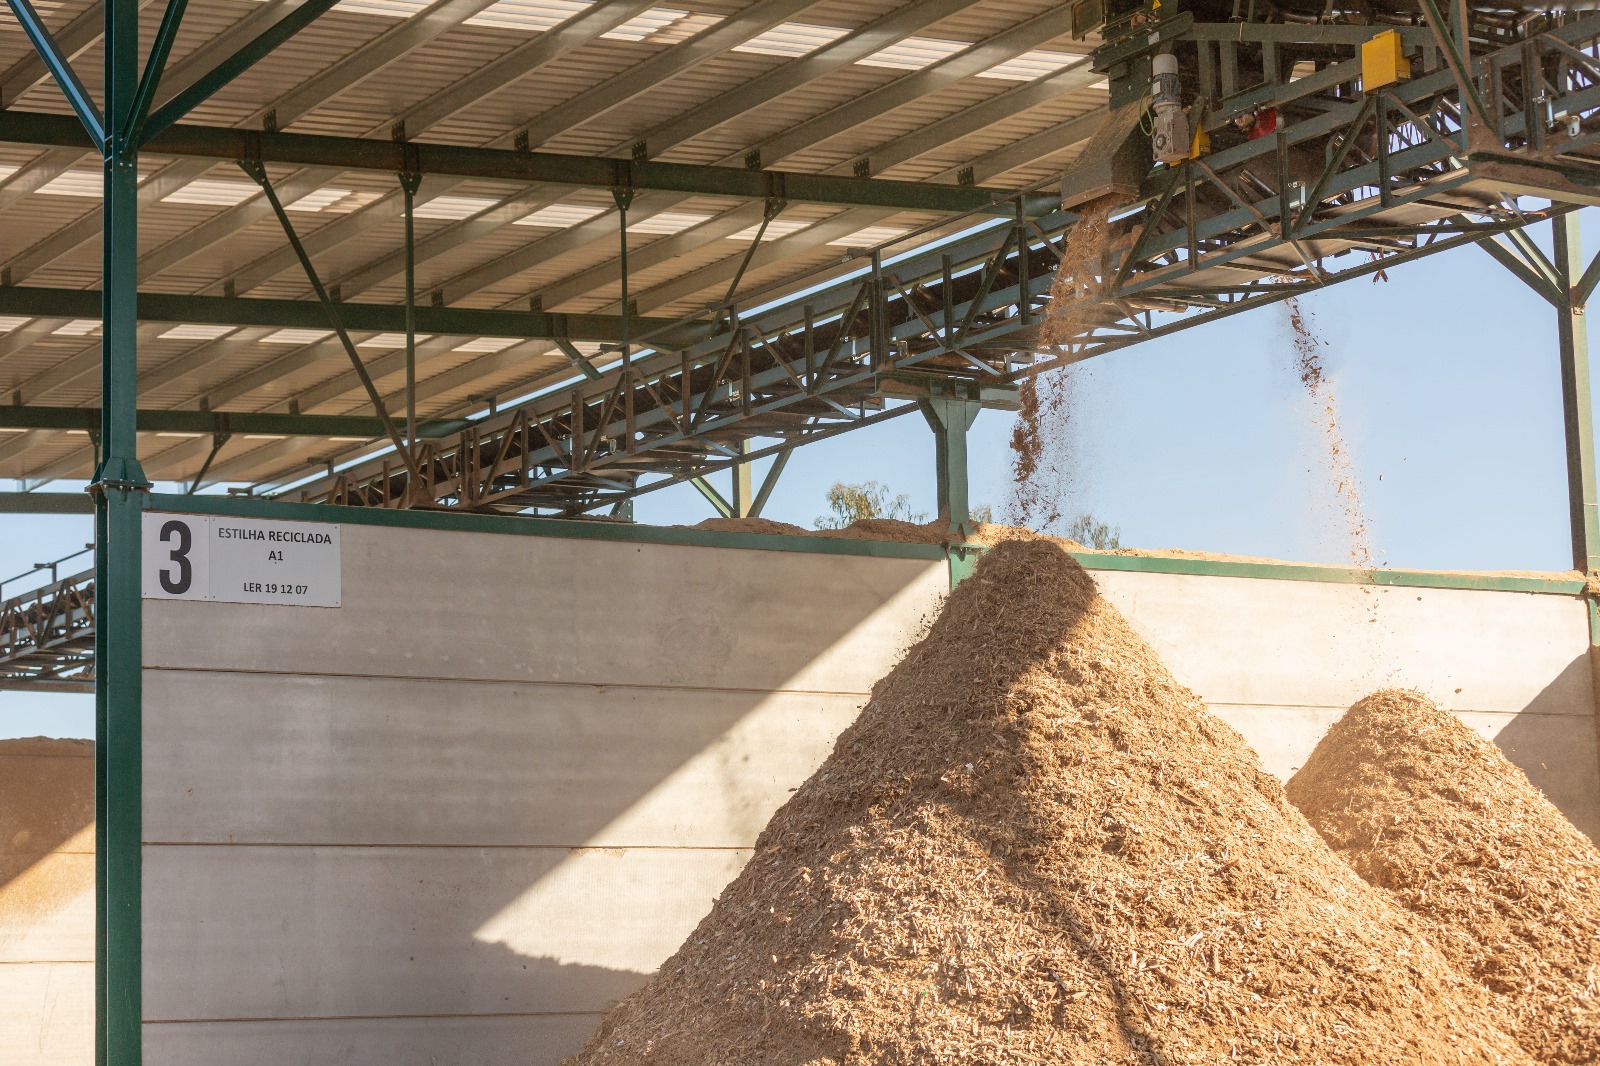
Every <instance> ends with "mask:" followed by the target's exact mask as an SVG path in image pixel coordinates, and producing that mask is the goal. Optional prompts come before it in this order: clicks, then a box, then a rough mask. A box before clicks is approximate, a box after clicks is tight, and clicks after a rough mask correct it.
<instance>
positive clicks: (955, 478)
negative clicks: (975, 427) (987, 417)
mask: <svg viewBox="0 0 1600 1066" xmlns="http://www.w3.org/2000/svg"><path fill="white" fill-rule="evenodd" d="M918 405H919V406H920V407H921V409H922V417H924V418H926V419H927V420H928V426H929V427H930V428H931V429H932V430H933V441H934V449H935V457H936V460H937V462H936V474H935V476H936V477H937V478H938V482H939V514H940V515H943V516H947V521H948V522H949V523H950V532H951V533H953V534H957V535H959V536H962V537H966V536H969V535H970V534H971V533H972V517H971V513H970V508H969V506H968V500H967V430H968V429H970V428H972V422H973V419H975V418H977V417H978V412H979V411H980V410H982V405H981V404H979V403H978V401H976V400H966V399H961V398H959V397H955V396H931V397H929V398H927V399H925V400H920V401H918Z"/></svg>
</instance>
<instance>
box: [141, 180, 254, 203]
mask: <svg viewBox="0 0 1600 1066" xmlns="http://www.w3.org/2000/svg"><path fill="white" fill-rule="evenodd" d="M260 194H261V187H260V186H258V185H256V184H255V183H253V182H248V181H218V180H216V179H213V178H197V179H195V180H194V181H191V182H190V183H189V184H187V185H185V186H184V187H183V188H181V189H179V190H177V191H176V192H172V193H168V194H167V195H166V196H163V197H162V198H161V202H162V203H164V204H199V205H201V206H203V207H234V206H236V205H238V204H242V203H244V202H245V201H246V200H248V199H250V198H251V197H252V196H259V195H260Z"/></svg>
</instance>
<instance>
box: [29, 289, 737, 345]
mask: <svg viewBox="0 0 1600 1066" xmlns="http://www.w3.org/2000/svg"><path fill="white" fill-rule="evenodd" d="M100 301H101V296H100V293H99V292H96V291H95V290H93V289H52V288H42V287H37V286H32V285H12V286H0V314H3V315H22V316H27V317H33V318H37V317H42V318H99V317H100ZM338 307H339V316H340V320H341V321H342V322H343V323H344V325H345V328H346V329H350V330H355V331H358V332H374V333H402V332H404V331H405V328H406V309H405V308H404V307H402V306H399V305H393V304H369V303H341V304H339V305H338ZM138 315H139V319H140V320H141V321H145V322H187V323H192V324H197V325H215V326H259V327H264V328H272V329H319V330H326V329H328V328H329V326H328V316H327V313H326V312H325V311H324V310H323V309H322V305H321V304H319V303H317V302H315V301H311V300H265V299H253V298H251V297H243V296H190V295H174V294H170V293H155V292H142V293H140V294H139V300H138ZM415 315H416V329H417V330H418V331H419V332H422V333H432V334H435V335H439V334H445V335H449V336H462V337H478V336H489V337H520V338H524V339H528V340H555V339H557V338H561V337H565V338H568V339H571V340H579V341H615V340H616V339H617V338H619V337H620V336H621V335H622V319H621V318H620V317H618V316H616V315H566V314H556V313H552V312H548V311H484V310H477V309H473V308H464V307H418V308H417V309H416V312H415ZM633 326H634V331H635V332H634V335H635V336H636V337H645V336H646V335H650V334H656V333H657V332H658V331H665V332H662V333H660V336H659V339H660V341H661V343H663V344H669V345H677V344H689V343H693V342H694V341H697V340H700V339H702V338H703V337H704V335H705V332H706V329H707V328H708V327H705V326H693V325H690V326H682V327H678V326H677V325H676V323H675V320H673V319H666V318H635V319H634V320H633Z"/></svg>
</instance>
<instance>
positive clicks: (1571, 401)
mask: <svg viewBox="0 0 1600 1066" xmlns="http://www.w3.org/2000/svg"><path fill="white" fill-rule="evenodd" d="M1552 225H1553V226H1554V228H1555V262H1556V268H1557V269H1558V270H1559V271H1560V273H1561V296H1562V301H1561V303H1560V305H1559V306H1558V307H1557V309H1556V322H1557V329H1556V334H1557V342H1558V344H1559V346H1560V352H1561V414H1562V420H1563V422H1564V423H1565V426H1566V436H1567V500H1568V504H1567V506H1568V513H1569V515H1570V517H1571V523H1572V565H1573V567H1574V568H1575V569H1578V570H1581V571H1583V572H1584V573H1591V572H1594V571H1596V570H1600V505H1597V501H1596V489H1595V467H1594V417H1593V414H1592V411H1593V409H1592V408H1591V407H1590V396H1589V330H1588V326H1587V324H1586V318H1585V315H1584V305H1583V303H1582V302H1581V300H1582V297H1581V295H1580V294H1579V293H1578V292H1576V291H1575V288H1576V286H1577V284H1578V279H1579V278H1581V277H1582V276H1583V273H1584V266H1585V264H1584V261H1583V240H1582V233H1581V230H1580V224H1579V221H1578V212H1576V211H1573V212H1571V213H1569V214H1566V215H1563V216H1561V217H1560V218H1557V219H1555V220H1554V221H1553V223H1552Z"/></svg>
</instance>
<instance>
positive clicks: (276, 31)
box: [9, 0, 338, 143]
mask: <svg viewBox="0 0 1600 1066" xmlns="http://www.w3.org/2000/svg"><path fill="white" fill-rule="evenodd" d="M9 2H11V3H23V2H26V0H9ZM336 3H338V0H306V2H305V3H303V4H301V5H300V6H299V7H297V8H295V9H294V10H293V11H291V12H289V14H287V15H285V16H284V17H283V18H281V19H279V20H278V21H277V22H274V23H273V24H272V25H271V26H269V27H267V28H266V29H265V30H262V31H261V33H259V34H258V35H256V37H255V39H254V40H252V41H250V42H248V43H247V44H245V45H244V46H243V47H242V48H240V49H239V50H238V51H237V52H235V53H233V55H231V56H229V57H228V58H227V59H224V60H223V61H222V62H220V63H218V64H217V65H216V66H214V67H212V68H211V69H210V70H209V71H207V72H206V73H205V74H204V75H202V76H201V78H200V80H198V81H196V82H195V83H194V84H193V85H191V86H189V88H187V89H185V90H184V91H183V92H181V93H179V94H178V95H177V96H174V97H173V98H172V99H171V100H168V101H167V102H166V103H165V104H162V105H161V107H160V108H158V109H157V110H156V112H155V113H154V114H152V115H151V116H150V117H149V118H148V119H147V120H146V121H145V124H144V129H143V131H142V133H141V135H140V137H141V140H140V143H146V142H148V141H149V140H150V139H151V138H153V137H156V136H159V135H160V134H161V133H163V132H164V131H165V130H167V129H168V128H169V127H171V126H172V125H174V124H175V123H177V122H178V120H180V119H181V118H183V117H184V116H185V115H187V114H188V113H189V112H191V111H193V110H194V109H195V108H197V107H199V106H200V105H201V104H203V103H205V102H206V101H207V100H209V99H211V97H212V96H214V95H216V93H217V92H219V91H220V90H221V89H222V88H223V87H224V86H226V85H227V84H228V83H229V82H231V81H233V79H235V78H237V77H238V76H239V75H241V74H243V73H244V72H245V71H247V70H249V69H250V68H251V67H253V66H255V65H256V64H257V63H259V62H261V60H263V59H265V58H266V57H267V56H269V55H271V54H272V52H273V50H274V49H276V48H277V47H278V46H279V45H281V44H283V43H284V42H285V41H287V40H288V39H289V38H291V37H293V36H294V35H295V34H297V33H299V32H300V31H301V30H303V29H305V28H306V27H307V26H309V25H311V23H312V22H313V21H315V20H316V19H318V18H319V17H321V16H322V15H323V14H324V13H325V12H326V11H328V9H329V8H331V7H333V5H334V4H336Z"/></svg>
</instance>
